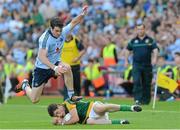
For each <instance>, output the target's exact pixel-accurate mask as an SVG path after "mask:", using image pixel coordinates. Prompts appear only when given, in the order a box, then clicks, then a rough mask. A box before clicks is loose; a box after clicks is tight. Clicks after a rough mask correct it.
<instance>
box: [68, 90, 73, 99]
mask: <svg viewBox="0 0 180 130" xmlns="http://www.w3.org/2000/svg"><path fill="white" fill-rule="evenodd" d="M73 95H74V90H68V96H69V98H71V97H72V96H73Z"/></svg>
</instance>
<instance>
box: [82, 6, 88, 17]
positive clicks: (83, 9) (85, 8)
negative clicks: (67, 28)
mask: <svg viewBox="0 0 180 130" xmlns="http://www.w3.org/2000/svg"><path fill="white" fill-rule="evenodd" d="M87 11H88V6H87V5H85V6H84V7H83V8H82V15H87Z"/></svg>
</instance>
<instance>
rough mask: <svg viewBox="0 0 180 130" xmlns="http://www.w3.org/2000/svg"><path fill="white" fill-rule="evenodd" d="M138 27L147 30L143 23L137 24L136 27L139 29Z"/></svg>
mask: <svg viewBox="0 0 180 130" xmlns="http://www.w3.org/2000/svg"><path fill="white" fill-rule="evenodd" d="M138 26H143V28H145V25H144V24H143V23H137V24H136V27H138Z"/></svg>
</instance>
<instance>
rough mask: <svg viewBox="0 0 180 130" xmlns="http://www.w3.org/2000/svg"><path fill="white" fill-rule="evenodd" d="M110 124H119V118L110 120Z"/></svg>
mask: <svg viewBox="0 0 180 130" xmlns="http://www.w3.org/2000/svg"><path fill="white" fill-rule="evenodd" d="M111 123H112V124H121V120H111Z"/></svg>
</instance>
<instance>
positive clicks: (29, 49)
mask: <svg viewBox="0 0 180 130" xmlns="http://www.w3.org/2000/svg"><path fill="white" fill-rule="evenodd" d="M83 5H88V6H89V13H88V15H87V16H86V17H85V20H84V21H83V22H82V26H78V27H76V28H75V30H73V33H74V34H75V35H77V37H79V39H80V40H81V41H82V43H83V45H84V46H85V47H86V54H85V55H84V56H83V58H82V66H84V65H87V63H88V60H89V58H92V59H94V58H98V59H99V61H100V62H101V60H100V59H101V52H102V51H101V50H102V48H103V47H104V46H105V45H106V44H108V43H109V42H114V43H115V44H116V46H117V54H118V65H119V66H121V67H117V69H118V70H119V71H122V72H123V71H124V69H125V68H124V67H123V64H124V63H123V62H124V49H125V48H126V46H127V43H128V41H129V40H130V39H131V38H132V37H134V36H135V32H134V27H135V25H136V24H140V23H144V24H145V26H146V30H147V33H148V35H150V36H151V37H153V38H155V39H156V41H157V44H158V47H159V49H160V55H161V56H163V57H165V61H166V63H168V64H171V65H173V64H174V53H175V52H180V29H179V28H180V10H179V9H180V1H179V0H0V56H1V57H2V58H3V59H1V61H2V62H1V63H4V64H5V63H9V62H12V63H13V66H8V67H9V69H7V72H5V74H6V75H10V77H11V78H14V76H15V77H17V76H19V72H21V73H26V72H31V71H32V68H33V67H32V65H33V63H34V60H35V56H36V53H37V47H38V42H37V41H38V38H39V36H40V35H41V34H42V32H43V31H44V30H45V29H46V28H47V27H48V26H49V20H50V19H51V18H52V17H54V16H58V17H59V18H60V19H62V20H63V21H64V24H65V25H66V24H67V23H68V22H69V21H70V20H71V19H72V18H74V17H76V16H77V15H78V14H79V13H80V12H81V8H82V6H83ZM130 61H131V57H130ZM15 66H16V67H15ZM17 66H19V67H17ZM10 68H12V70H11V69H10ZM9 71H11V72H9ZM13 71H15V73H14V72H13ZM14 84H16V83H14Z"/></svg>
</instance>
